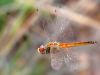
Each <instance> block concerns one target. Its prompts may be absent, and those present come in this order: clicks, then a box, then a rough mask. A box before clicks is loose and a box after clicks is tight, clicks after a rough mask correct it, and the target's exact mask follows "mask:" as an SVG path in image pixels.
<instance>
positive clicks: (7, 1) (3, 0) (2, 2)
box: [0, 0, 14, 6]
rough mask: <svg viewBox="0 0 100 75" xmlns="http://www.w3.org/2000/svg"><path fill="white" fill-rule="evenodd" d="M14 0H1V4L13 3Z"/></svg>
mask: <svg viewBox="0 0 100 75" xmlns="http://www.w3.org/2000/svg"><path fill="white" fill-rule="evenodd" d="M13 1H14V0H0V6H2V5H7V4H11V3H13Z"/></svg>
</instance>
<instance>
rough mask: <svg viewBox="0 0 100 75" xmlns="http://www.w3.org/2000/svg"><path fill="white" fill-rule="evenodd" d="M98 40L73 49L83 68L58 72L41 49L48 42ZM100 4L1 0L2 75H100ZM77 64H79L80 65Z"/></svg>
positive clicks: (79, 0)
mask: <svg viewBox="0 0 100 75" xmlns="http://www.w3.org/2000/svg"><path fill="white" fill-rule="evenodd" d="M89 40H94V41H97V42H98V43H97V44H95V45H90V46H84V47H77V48H72V49H71V50H72V52H70V55H71V56H72V57H74V55H73V54H74V53H76V56H78V57H77V58H75V59H72V60H76V59H78V60H80V61H79V62H78V63H80V64H81V65H82V66H83V67H82V68H78V69H76V70H73V69H74V68H75V64H68V65H71V66H72V67H71V68H69V67H67V66H68V65H67V66H65V64H64V66H63V67H62V68H61V69H60V70H59V71H55V70H54V69H52V67H51V61H50V56H49V55H41V54H39V53H38V52H37V48H38V47H40V45H42V44H46V43H48V41H59V42H76V41H89ZM99 49H100V1H99V0H50V1H49V0H0V75H100V64H99V63H100V59H99V58H100V50H99ZM76 64H77V62H76Z"/></svg>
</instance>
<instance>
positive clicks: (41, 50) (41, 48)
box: [38, 45, 45, 54]
mask: <svg viewBox="0 0 100 75" xmlns="http://www.w3.org/2000/svg"><path fill="white" fill-rule="evenodd" d="M38 52H39V53H41V54H45V48H44V46H43V45H41V46H40V48H38Z"/></svg>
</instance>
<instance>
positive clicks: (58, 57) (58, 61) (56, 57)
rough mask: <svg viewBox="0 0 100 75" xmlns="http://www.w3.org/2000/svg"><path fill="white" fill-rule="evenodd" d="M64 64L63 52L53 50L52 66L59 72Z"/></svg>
mask: <svg viewBox="0 0 100 75" xmlns="http://www.w3.org/2000/svg"><path fill="white" fill-rule="evenodd" d="M62 64H63V52H62V51H61V50H59V51H58V50H56V49H51V66H52V68H53V69H54V70H59V69H60V68H61V67H62Z"/></svg>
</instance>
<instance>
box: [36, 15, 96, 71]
mask: <svg viewBox="0 0 100 75" xmlns="http://www.w3.org/2000/svg"><path fill="white" fill-rule="evenodd" d="M58 22H59V23H58ZM66 22H67V21H66V20H65V19H62V18H61V17H60V18H59V17H58V18H57V21H56V23H53V24H51V25H49V26H50V27H48V29H47V27H46V28H45V27H44V28H45V29H44V30H45V31H44V32H45V33H47V31H48V32H49V33H47V34H46V37H47V39H48V41H49V42H48V43H47V44H45V45H41V46H40V47H39V48H38V49H37V50H38V52H39V53H40V54H50V56H51V66H52V68H53V69H55V70H59V69H60V68H61V67H62V65H63V62H65V64H67V65H69V63H70V65H72V64H73V62H74V60H75V59H74V60H73V59H72V57H74V55H70V53H71V51H70V50H69V48H71V47H76V46H85V45H89V44H95V43H96V42H95V41H85V42H71V43H66V41H65V42H63V41H64V39H65V37H66V39H67V40H70V37H68V36H69V35H70V34H72V33H71V32H70V31H67V32H68V33H67V36H65V37H64V38H62V40H63V41H62V42H54V41H59V40H58V39H57V38H58V36H59V35H61V34H62V33H63V31H64V30H68V29H69V28H68V27H67V26H68V25H70V24H69V23H66ZM63 23H64V24H63ZM66 27H67V28H68V29H66ZM50 28H51V31H49V29H50ZM50 34H51V35H50ZM60 37H63V36H60ZM50 41H53V42H50ZM60 41H61V40H60ZM72 53H73V52H72ZM71 56H72V57H71ZM74 66H75V65H74Z"/></svg>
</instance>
